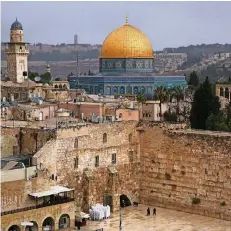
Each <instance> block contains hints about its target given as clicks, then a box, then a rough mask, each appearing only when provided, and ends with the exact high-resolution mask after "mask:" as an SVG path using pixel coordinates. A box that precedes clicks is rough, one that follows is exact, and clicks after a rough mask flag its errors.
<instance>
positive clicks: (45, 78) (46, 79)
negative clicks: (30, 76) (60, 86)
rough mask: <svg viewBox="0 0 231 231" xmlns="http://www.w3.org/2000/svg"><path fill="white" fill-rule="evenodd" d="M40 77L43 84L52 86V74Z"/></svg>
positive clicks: (48, 73)
mask: <svg viewBox="0 0 231 231" xmlns="http://www.w3.org/2000/svg"><path fill="white" fill-rule="evenodd" d="M40 77H41V82H42V83H43V84H45V83H48V84H50V83H51V73H50V72H45V73H44V74H42V75H41V76H40Z"/></svg>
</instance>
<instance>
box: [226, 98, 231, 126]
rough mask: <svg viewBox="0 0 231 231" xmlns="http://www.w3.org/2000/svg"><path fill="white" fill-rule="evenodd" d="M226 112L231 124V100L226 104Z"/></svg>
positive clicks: (227, 119)
mask: <svg viewBox="0 0 231 231" xmlns="http://www.w3.org/2000/svg"><path fill="white" fill-rule="evenodd" d="M225 114H226V123H227V124H230V123H231V102H229V103H228V104H227V105H226V106H225Z"/></svg>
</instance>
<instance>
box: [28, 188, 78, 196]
mask: <svg viewBox="0 0 231 231" xmlns="http://www.w3.org/2000/svg"><path fill="white" fill-rule="evenodd" d="M73 190H74V189H70V188H66V187H62V186H53V187H51V188H50V190H47V191H43V192H37V193H29V195H30V196H32V197H46V196H50V195H55V194H58V193H63V192H70V191H73Z"/></svg>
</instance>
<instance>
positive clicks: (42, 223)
mask: <svg viewBox="0 0 231 231" xmlns="http://www.w3.org/2000/svg"><path fill="white" fill-rule="evenodd" d="M73 206H74V204H73V202H69V203H65V204H61V205H55V206H49V207H44V208H40V209H37V210H36V213H35V212H33V210H28V211H23V212H19V213H16V214H9V215H6V216H5V215H4V216H2V217H1V220H2V227H6V228H5V229H2V231H40V230H45V229H46V230H50V231H54V230H63V229H67V228H71V227H74V222H75V221H74V218H75V211H74V209H70V208H72V207H73ZM65 212H66V213H65ZM16 215H17V216H16ZM22 218H23V220H22ZM22 222H28V223H33V226H26V227H25V226H22V225H21V223H22ZM45 227H46V228H45ZM44 228H45V229H44ZM48 228H49V229H48Z"/></svg>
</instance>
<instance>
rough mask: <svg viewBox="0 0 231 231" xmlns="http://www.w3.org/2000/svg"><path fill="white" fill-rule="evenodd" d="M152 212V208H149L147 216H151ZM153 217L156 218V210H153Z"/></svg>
mask: <svg viewBox="0 0 231 231" xmlns="http://www.w3.org/2000/svg"><path fill="white" fill-rule="evenodd" d="M150 214H151V212H150V208H149V207H148V209H147V216H150ZM153 216H156V208H154V209H153Z"/></svg>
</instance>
